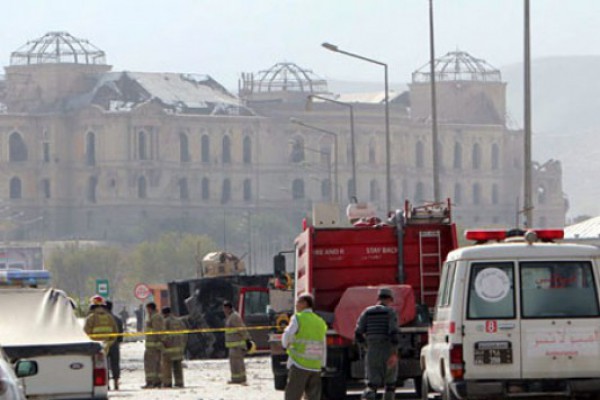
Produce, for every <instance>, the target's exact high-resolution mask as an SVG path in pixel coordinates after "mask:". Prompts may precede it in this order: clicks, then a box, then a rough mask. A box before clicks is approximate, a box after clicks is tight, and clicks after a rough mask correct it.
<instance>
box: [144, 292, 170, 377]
mask: <svg viewBox="0 0 600 400" xmlns="http://www.w3.org/2000/svg"><path fill="white" fill-rule="evenodd" d="M146 315H147V319H146V333H151V332H161V331H164V330H165V321H164V319H163V317H162V316H161V315H160V313H159V312H158V310H157V309H156V303H153V302H151V303H148V304H146ZM163 348H164V345H163V343H162V339H161V335H146V350H145V352H144V372H145V374H146V385H145V386H142V389H151V388H159V387H161V382H160V361H161V353H162V350H163Z"/></svg>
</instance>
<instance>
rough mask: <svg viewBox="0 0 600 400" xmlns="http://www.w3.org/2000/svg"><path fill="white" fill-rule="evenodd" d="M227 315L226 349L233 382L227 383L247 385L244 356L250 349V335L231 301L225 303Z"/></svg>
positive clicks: (224, 309) (224, 308)
mask: <svg viewBox="0 0 600 400" xmlns="http://www.w3.org/2000/svg"><path fill="white" fill-rule="evenodd" d="M223 312H224V313H225V328H226V330H225V347H226V348H227V349H228V350H229V368H230V369H231V380H230V381H228V382H227V383H238V384H242V385H243V384H246V365H245V364H244V356H245V355H246V351H247V350H248V348H249V345H248V344H249V343H250V334H249V333H248V331H247V330H246V329H245V327H246V325H244V321H242V317H241V316H240V314H238V313H237V312H236V311H235V310H234V309H233V305H232V304H231V302H229V301H227V300H226V301H224V302H223Z"/></svg>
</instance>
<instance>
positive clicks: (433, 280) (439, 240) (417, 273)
mask: <svg viewBox="0 0 600 400" xmlns="http://www.w3.org/2000/svg"><path fill="white" fill-rule="evenodd" d="M294 245H295V268H294V278H295V279H294V289H293V290H291V291H290V295H294V296H298V295H300V294H302V293H312V294H313V295H314V297H315V312H317V313H318V314H319V315H321V316H322V317H323V318H324V319H325V321H326V322H327V324H328V327H329V330H328V332H327V367H326V368H325V371H324V373H323V379H324V380H323V391H324V395H325V397H326V398H328V399H330V400H338V399H344V398H345V396H346V391H347V388H348V387H351V386H356V385H357V384H359V383H360V384H362V382H363V379H364V371H365V368H364V351H363V349H361V348H360V347H358V346H357V345H355V344H354V343H353V339H354V326H355V324H356V320H357V318H358V316H359V315H360V313H361V312H362V311H363V309H364V308H365V307H367V306H369V305H373V304H375V302H376V298H377V290H378V287H379V286H387V287H391V288H392V289H393V290H394V292H395V293H396V296H395V304H394V308H395V309H396V311H397V314H398V321H399V322H400V325H401V326H400V330H401V342H400V346H399V348H400V350H399V352H400V353H399V356H400V357H399V377H398V379H399V384H402V383H403V382H404V380H406V379H409V378H412V379H414V380H415V387H416V388H417V389H419V388H420V387H421V385H420V382H419V380H420V379H421V376H422V371H421V368H420V363H419V355H420V351H421V347H422V346H424V345H425V344H426V342H427V331H428V327H429V323H430V314H429V309H430V308H431V307H433V306H434V304H435V299H436V295H437V290H438V286H439V281H440V275H441V266H442V263H443V261H444V259H445V257H446V254H448V252H450V251H451V250H453V249H455V248H457V237H456V228H455V225H454V224H453V223H452V219H451V209H450V202H449V201H448V202H445V203H435V204H426V205H424V206H420V207H412V206H411V205H410V204H409V203H408V202H407V203H406V205H405V207H404V210H402V211H397V212H396V213H395V214H394V215H393V216H392V217H391V218H390V219H389V221H386V222H378V221H376V220H374V219H373V218H371V219H368V220H363V221H359V222H358V223H355V224H354V226H352V227H333V228H332V227H329V228H321V227H316V226H306V227H305V229H304V231H303V232H302V233H301V234H300V235H299V236H298V237H297V238H296V240H295V243H294ZM276 259H277V256H276ZM278 263H279V264H280V265H279V270H280V271H279V274H281V256H280V257H279V262H278ZM276 269H277V267H276ZM277 273H278V272H277V271H276V274H277ZM284 320H285V318H282V316H281V315H280V316H279V318H278V321H284ZM270 345H271V346H270V347H271V358H272V369H273V373H274V380H275V388H276V389H279V390H283V389H284V388H285V384H286V377H287V369H286V362H287V355H286V353H285V350H284V349H283V348H282V346H281V333H280V332H273V333H272V334H271V336H270Z"/></svg>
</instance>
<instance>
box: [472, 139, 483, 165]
mask: <svg viewBox="0 0 600 400" xmlns="http://www.w3.org/2000/svg"><path fill="white" fill-rule="evenodd" d="M472 161H473V169H479V168H481V146H480V145H479V143H475V144H474V145H473V160H472Z"/></svg>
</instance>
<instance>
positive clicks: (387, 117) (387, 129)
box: [321, 42, 392, 212]
mask: <svg viewBox="0 0 600 400" xmlns="http://www.w3.org/2000/svg"><path fill="white" fill-rule="evenodd" d="M321 46H323V47H324V48H326V49H327V50H330V51H333V52H336V53H340V54H344V55H347V56H349V57H353V58H358V59H359V60H363V61H366V62H369V63H372V64H377V65H381V66H382V67H383V72H384V81H385V82H384V83H385V189H386V209H387V211H386V212H389V211H390V210H391V208H392V206H391V203H392V189H391V186H392V181H391V179H392V178H391V140H390V104H389V84H388V65H387V64H386V63H384V62H381V61H377V60H374V59H372V58H368V57H364V56H361V55H359V54H355V53H350V52H348V51H345V50H341V49H340V48H339V47H337V46H336V45H334V44H331V43H327V42H325V43H323V44H322V45H321Z"/></svg>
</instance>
